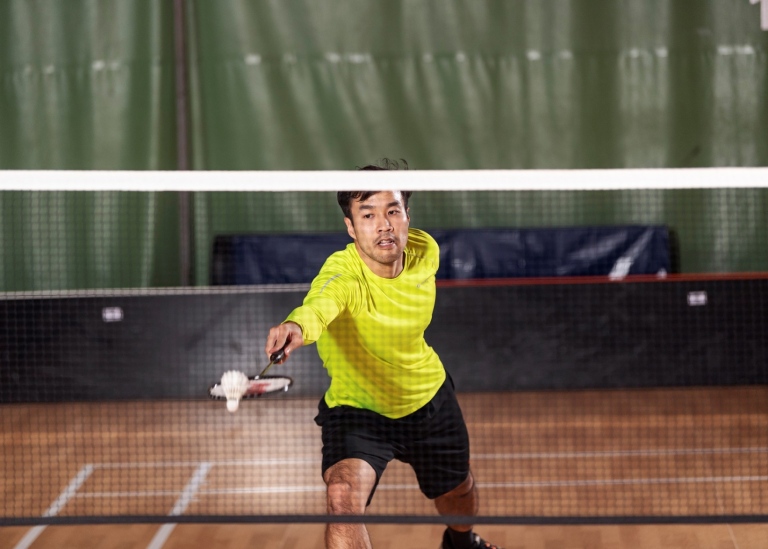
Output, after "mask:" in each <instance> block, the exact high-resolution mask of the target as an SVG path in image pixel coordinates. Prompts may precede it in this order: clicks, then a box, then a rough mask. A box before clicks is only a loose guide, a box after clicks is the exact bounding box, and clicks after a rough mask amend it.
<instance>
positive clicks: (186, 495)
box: [147, 462, 213, 549]
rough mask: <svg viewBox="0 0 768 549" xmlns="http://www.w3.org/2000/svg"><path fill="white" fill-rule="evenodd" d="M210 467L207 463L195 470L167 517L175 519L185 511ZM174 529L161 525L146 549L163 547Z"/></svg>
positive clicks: (173, 525)
mask: <svg viewBox="0 0 768 549" xmlns="http://www.w3.org/2000/svg"><path fill="white" fill-rule="evenodd" d="M212 466H213V465H212V464H211V463H207V462H206V463H201V464H200V467H198V468H197V470H196V471H195V473H194V474H193V475H192V478H190V479H189V482H188V483H187V485H186V486H185V487H184V490H183V491H182V492H181V495H180V496H179V499H178V500H176V504H175V505H174V506H173V509H171V512H170V513H169V516H172V517H177V516H179V515H181V514H182V513H183V512H184V511H185V510H186V509H187V507H188V506H189V503H190V502H191V501H192V498H194V497H195V494H196V493H197V492H198V491H199V490H200V486H201V485H202V484H203V482H205V477H206V476H207V475H208V471H210V470H211V467H212ZM174 528H176V524H173V523H170V524H163V525H162V526H161V527H160V529H159V530H158V531H157V533H156V534H155V537H153V538H152V541H151V542H149V545H147V549H160V548H161V547H162V546H163V545H165V542H166V541H167V540H168V537H169V536H170V535H171V532H173V529H174Z"/></svg>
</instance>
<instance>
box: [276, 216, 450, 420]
mask: <svg viewBox="0 0 768 549" xmlns="http://www.w3.org/2000/svg"><path fill="white" fill-rule="evenodd" d="M404 255H405V257H404V265H403V271H402V272H401V273H400V274H399V275H398V276H397V277H395V278H382V277H380V276H378V275H376V274H374V273H373V272H372V271H371V270H370V269H369V268H368V266H367V265H366V264H365V263H364V262H363V260H362V259H361V258H360V255H359V253H358V251H357V249H356V248H355V245H354V243H352V244H349V245H348V246H347V247H346V248H345V249H344V250H342V251H340V252H336V253H334V254H333V255H331V256H330V257H329V258H328V259H327V260H326V262H325V264H324V265H323V267H322V269H320V273H319V274H318V275H317V277H316V278H315V279H314V281H313V282H312V285H311V287H310V290H309V292H308V293H307V296H306V297H305V299H304V303H303V304H302V305H301V306H300V307H298V308H296V309H294V310H293V312H291V314H290V315H288V318H287V319H286V321H291V322H295V323H296V324H298V325H299V326H301V330H302V334H303V336H304V343H305V344H309V343H312V342H315V341H316V342H317V350H318V353H319V354H320V358H321V359H322V361H323V364H324V365H325V368H326V369H327V371H328V375H329V376H330V377H331V385H330V387H329V389H328V391H327V392H326V394H325V402H326V403H327V404H328V406H329V407H331V408H333V407H335V406H341V405H347V406H353V407H355V408H363V409H367V410H372V411H374V412H377V413H379V414H382V415H384V416H387V417H390V418H399V417H403V416H406V415H408V414H410V413H412V412H415V411H416V410H418V409H419V408H421V407H422V406H424V405H425V404H426V403H427V402H429V401H430V400H431V399H432V397H433V396H434V395H435V393H436V392H437V390H438V389H439V388H440V386H441V385H442V383H443V381H444V380H445V369H444V368H443V364H442V363H441V362H440V358H439V357H438V356H437V353H435V351H434V350H433V349H432V348H431V347H430V346H429V345H427V342H426V341H425V340H424V331H425V330H426V329H427V326H429V323H430V321H431V320H432V311H433V309H434V306H435V274H436V273H437V268H438V265H439V261H440V251H439V248H438V245H437V242H435V240H434V239H433V238H432V237H431V236H429V235H428V234H427V233H425V232H423V231H420V230H418V229H409V230H408V243H407V245H406V247H405V252H404Z"/></svg>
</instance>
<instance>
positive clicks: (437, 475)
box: [265, 166, 498, 549]
mask: <svg viewBox="0 0 768 549" xmlns="http://www.w3.org/2000/svg"><path fill="white" fill-rule="evenodd" d="M362 169H363V170H375V169H388V168H380V167H377V166H366V167H364V168H362ZM410 194H411V193H409V192H392V191H381V192H340V193H338V197H337V198H338V202H339V205H340V206H341V209H342V211H343V212H344V222H345V224H346V226H347V232H348V233H349V236H351V237H352V240H353V243H351V244H349V245H348V246H347V247H346V249H344V250H343V251H340V252H336V253H334V254H332V255H331V256H330V257H329V258H328V259H327V260H326V262H325V264H324V265H323V267H322V268H321V270H320V273H319V274H318V276H317V277H316V278H315V279H314V281H313V282H312V286H311V288H310V290H309V292H308V293H307V296H306V297H305V299H304V303H303V305H301V306H300V307H298V308H296V309H295V310H294V311H293V312H291V314H290V315H288V318H287V319H286V320H285V321H284V322H283V323H282V324H280V325H278V326H274V327H273V328H271V329H270V331H269V336H268V338H267V344H266V348H265V350H266V352H267V354H268V355H271V354H273V353H275V352H277V351H278V350H279V349H281V348H283V347H284V346H285V356H286V360H287V358H288V357H289V355H290V354H291V352H292V351H293V350H294V349H297V348H299V347H301V346H302V345H307V344H310V343H313V342H317V350H318V353H319V354H320V358H321V359H322V361H323V363H324V365H325V368H326V369H327V371H328V374H329V376H330V377H331V384H330V387H329V389H328V391H327V392H326V394H325V396H324V398H323V399H321V401H320V404H319V406H318V408H319V413H318V415H317V417H316V418H315V421H316V422H317V423H318V425H320V426H321V427H322V439H323V480H324V481H325V483H326V486H327V492H326V493H327V505H328V513H329V514H332V515H346V514H358V515H362V514H364V513H365V509H366V507H367V505H368V504H369V503H370V501H371V498H372V497H373V493H374V491H375V489H376V486H377V484H378V481H379V479H380V478H381V475H382V474H383V473H384V469H385V468H386V466H387V464H388V463H389V462H390V461H391V460H392V459H399V460H400V461H403V462H405V463H408V464H410V465H411V466H412V467H413V469H414V471H415V473H416V476H417V478H418V481H419V487H420V488H421V491H422V492H423V493H424V494H425V495H426V496H427V497H428V498H430V499H432V500H434V502H435V506H436V508H437V511H438V512H439V513H440V514H441V515H453V516H474V515H476V514H477V512H478V495H477V488H476V486H475V483H474V479H473V477H472V473H471V472H470V470H469V438H468V435H467V428H466V425H465V423H464V419H463V417H462V414H461V410H460V409H459V405H458V402H457V400H456V396H455V394H454V391H453V385H452V382H451V380H450V378H448V377H447V375H446V372H445V368H444V367H443V364H442V363H441V361H440V358H439V357H438V356H437V354H436V353H435V351H434V350H432V348H431V347H429V345H427V343H426V341H425V340H424V331H425V330H426V328H427V326H428V325H429V323H430V321H431V318H432V311H433V309H434V304H435V274H436V272H437V268H438V263H439V249H438V246H437V243H436V242H435V240H434V239H432V237H430V236H429V235H428V234H426V233H425V232H423V231H420V230H418V229H411V228H409V223H410V217H409V211H408V199H409V197H410ZM325 541H326V547H328V548H329V549H339V548H354V549H358V548H365V547H371V542H370V539H369V537H368V532H367V530H366V528H365V526H364V525H363V524H340V523H332V524H329V525H328V526H327V528H326V534H325ZM442 547H443V548H444V549H470V548H481V547H482V548H489V549H494V548H496V546H495V545H492V544H490V543H487V542H485V541H484V540H482V539H481V538H480V537H479V536H478V535H477V534H475V533H474V532H473V531H472V527H471V526H470V525H461V524H457V525H450V526H448V528H446V530H445V533H444V535H443V543H442ZM496 549H498V548H496Z"/></svg>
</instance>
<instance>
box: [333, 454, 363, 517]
mask: <svg viewBox="0 0 768 549" xmlns="http://www.w3.org/2000/svg"><path fill="white" fill-rule="evenodd" d="M323 480H325V484H326V486H327V489H326V497H327V501H328V512H329V513H331V514H354V513H363V512H365V507H366V504H367V502H368V496H369V495H370V493H371V491H372V490H373V487H374V485H375V483H376V472H375V471H374V470H373V468H372V467H371V466H370V465H368V464H367V463H366V462H364V461H362V460H359V459H349V460H344V461H340V462H339V463H337V464H336V465H333V466H332V467H331V468H329V469H328V470H327V471H326V472H325V474H324V475H323Z"/></svg>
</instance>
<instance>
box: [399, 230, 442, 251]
mask: <svg viewBox="0 0 768 549" xmlns="http://www.w3.org/2000/svg"><path fill="white" fill-rule="evenodd" d="M407 248H410V249H411V250H413V252H415V253H416V254H417V255H420V256H427V255H430V254H434V253H437V254H439V253H440V248H439V246H438V245H437V241H436V240H435V239H434V238H432V236H431V235H430V234H429V233H427V232H426V231H422V230H421V229H414V228H413V227H411V228H409V229H408V246H407Z"/></svg>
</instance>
